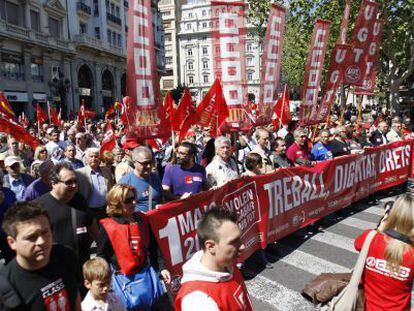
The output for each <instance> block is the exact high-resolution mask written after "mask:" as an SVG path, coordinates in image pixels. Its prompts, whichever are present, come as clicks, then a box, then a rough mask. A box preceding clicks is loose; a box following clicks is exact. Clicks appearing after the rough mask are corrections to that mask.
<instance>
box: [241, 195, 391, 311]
mask: <svg viewBox="0 0 414 311" xmlns="http://www.w3.org/2000/svg"><path fill="white" fill-rule="evenodd" d="M397 194H398V192H396V191H392V192H391V191H389V192H387V193H384V194H383V195H382V196H377V198H378V199H379V203H378V204H376V205H369V204H368V203H367V202H362V201H361V202H358V203H356V204H353V205H351V206H349V207H347V208H345V209H344V210H343V211H342V212H341V214H340V215H331V216H329V217H327V218H325V219H324V223H323V224H322V228H320V229H322V230H318V228H316V227H315V228H312V227H307V228H304V229H302V230H300V231H297V232H296V233H295V234H293V235H290V236H288V237H286V238H285V239H283V240H281V241H279V242H277V243H275V244H274V245H272V246H271V247H270V250H269V251H267V252H266V257H267V259H268V261H270V262H272V267H271V268H266V266H264V265H263V264H262V262H263V261H262V260H261V259H260V257H261V256H259V255H258V254H255V255H254V256H252V257H251V258H250V259H249V260H248V261H247V262H246V264H245V266H244V268H243V271H244V272H245V278H246V284H247V288H248V290H249V293H250V296H251V298H252V301H253V305H254V309H255V310H259V311H267V310H279V311H287V310H292V311H293V310H294V311H301V310H316V309H317V308H316V307H315V306H314V305H313V304H311V303H310V302H308V301H307V300H306V299H304V298H303V297H302V296H301V294H300V292H301V290H302V289H303V288H304V286H305V285H306V284H307V283H308V282H310V281H311V280H312V279H314V278H315V277H316V276H317V275H319V274H320V273H323V272H349V271H350V270H351V269H352V268H353V266H354V265H355V262H356V259H357V257H358V254H357V252H356V251H355V249H354V244H353V243H354V239H355V238H356V237H357V236H359V235H360V234H361V233H362V232H363V231H364V230H366V229H369V228H375V227H376V225H377V224H378V222H379V220H380V219H381V217H382V215H383V211H384V209H383V206H384V203H385V202H387V201H392V200H394V199H395V195H397ZM246 272H247V273H246Z"/></svg>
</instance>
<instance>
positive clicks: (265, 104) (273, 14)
mask: <svg viewBox="0 0 414 311" xmlns="http://www.w3.org/2000/svg"><path fill="white" fill-rule="evenodd" d="M285 24H286V9H285V8H284V7H282V6H280V5H277V4H272V7H271V9H270V16H269V22H268V25H267V31H266V37H265V41H264V49H263V55H262V72H261V81H262V83H261V84H260V95H259V102H258V109H257V120H256V122H255V123H256V125H263V124H269V123H270V122H271V119H272V111H273V106H274V105H275V103H276V101H277V98H278V93H277V90H278V85H279V77H280V68H281V66H282V52H283V38H284V34H285Z"/></svg>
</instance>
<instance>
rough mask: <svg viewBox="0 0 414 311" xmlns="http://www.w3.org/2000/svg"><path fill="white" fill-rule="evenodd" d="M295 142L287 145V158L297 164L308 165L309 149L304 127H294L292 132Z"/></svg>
mask: <svg viewBox="0 0 414 311" xmlns="http://www.w3.org/2000/svg"><path fill="white" fill-rule="evenodd" d="M293 137H294V139H295V142H294V143H293V144H292V145H291V146H290V147H289V149H288V150H287V152H286V155H287V157H288V159H289V160H290V161H291V162H292V163H294V165H295V166H298V165H310V164H311V162H310V161H309V155H310V150H309V148H308V144H307V139H308V136H307V135H306V131H305V130H304V129H296V130H295V131H294V132H293Z"/></svg>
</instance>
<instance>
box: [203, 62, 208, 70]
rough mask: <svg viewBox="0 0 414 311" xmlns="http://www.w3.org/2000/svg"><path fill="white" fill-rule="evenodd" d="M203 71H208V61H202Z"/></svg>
mask: <svg viewBox="0 0 414 311" xmlns="http://www.w3.org/2000/svg"><path fill="white" fill-rule="evenodd" d="M203 69H208V61H206V60H203Z"/></svg>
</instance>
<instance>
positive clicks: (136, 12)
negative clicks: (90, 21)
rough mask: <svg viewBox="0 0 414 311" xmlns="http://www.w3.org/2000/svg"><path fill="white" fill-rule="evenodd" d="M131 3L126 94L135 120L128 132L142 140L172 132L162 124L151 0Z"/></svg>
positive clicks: (136, 0) (135, 0) (137, 0)
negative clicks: (133, 107)
mask: <svg viewBox="0 0 414 311" xmlns="http://www.w3.org/2000/svg"><path fill="white" fill-rule="evenodd" d="M130 2H131V3H130V6H129V15H128V20H129V32H128V48H127V94H128V96H129V97H130V98H131V101H132V105H134V106H135V108H136V109H133V110H132V111H134V118H133V120H134V122H133V123H132V124H129V128H128V131H129V135H130V136H135V137H136V138H138V139H140V140H143V139H146V138H153V137H163V136H168V135H170V133H169V131H168V129H166V128H165V127H164V128H161V127H160V126H159V123H160V122H159V120H160V113H161V111H162V109H160V108H161V97H160V94H159V93H160V91H159V85H158V78H157V63H156V58H155V46H154V31H153V25H152V13H151V1H144V0H134V1H130Z"/></svg>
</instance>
